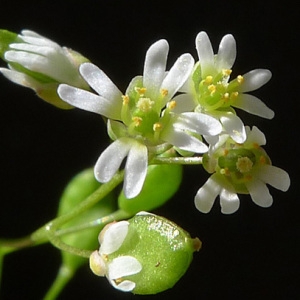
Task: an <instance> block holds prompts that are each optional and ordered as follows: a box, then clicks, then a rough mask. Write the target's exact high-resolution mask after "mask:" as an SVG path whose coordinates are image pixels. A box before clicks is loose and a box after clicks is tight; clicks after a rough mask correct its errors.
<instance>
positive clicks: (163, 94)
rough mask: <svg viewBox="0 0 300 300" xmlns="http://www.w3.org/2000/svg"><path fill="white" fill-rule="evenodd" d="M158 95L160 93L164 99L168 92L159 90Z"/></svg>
mask: <svg viewBox="0 0 300 300" xmlns="http://www.w3.org/2000/svg"><path fill="white" fill-rule="evenodd" d="M160 93H161V95H162V96H164V97H165V96H167V95H168V93H169V91H168V90H167V89H161V90H160Z"/></svg>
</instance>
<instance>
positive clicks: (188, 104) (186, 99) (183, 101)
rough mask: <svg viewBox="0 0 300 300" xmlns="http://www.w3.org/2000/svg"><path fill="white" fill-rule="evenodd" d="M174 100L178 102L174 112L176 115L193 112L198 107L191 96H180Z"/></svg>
mask: <svg viewBox="0 0 300 300" xmlns="http://www.w3.org/2000/svg"><path fill="white" fill-rule="evenodd" d="M172 100H173V101H175V102H176V106H175V107H174V109H173V110H172V111H173V112H174V113H182V112H187V111H193V110H194V108H195V106H196V105H195V102H194V99H193V97H192V95H190V94H180V95H178V96H176V97H174V98H173V99H172Z"/></svg>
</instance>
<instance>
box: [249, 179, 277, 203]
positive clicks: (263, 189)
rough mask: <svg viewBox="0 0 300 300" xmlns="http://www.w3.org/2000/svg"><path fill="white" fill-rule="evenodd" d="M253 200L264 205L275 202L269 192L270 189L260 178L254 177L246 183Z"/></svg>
mask: <svg viewBox="0 0 300 300" xmlns="http://www.w3.org/2000/svg"><path fill="white" fill-rule="evenodd" d="M245 185H246V187H247V189H248V191H249V193H250V195H251V198H252V200H253V202H254V203H255V204H257V205H259V206H262V207H269V206H271V205H272V203H273V197H272V196H271V195H270V193H269V189H268V187H267V186H266V184H265V183H264V182H262V181H261V180H259V179H256V178H252V180H251V181H248V182H246V183H245Z"/></svg>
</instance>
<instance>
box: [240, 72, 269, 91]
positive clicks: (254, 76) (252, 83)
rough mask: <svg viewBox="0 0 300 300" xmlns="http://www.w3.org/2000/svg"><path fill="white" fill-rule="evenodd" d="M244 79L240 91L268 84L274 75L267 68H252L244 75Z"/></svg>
mask: <svg viewBox="0 0 300 300" xmlns="http://www.w3.org/2000/svg"><path fill="white" fill-rule="evenodd" d="M243 77H244V81H243V83H242V84H241V86H240V87H239V89H238V91H239V92H242V93H243V92H251V91H254V90H257V89H259V88H260V87H261V86H263V85H264V84H266V83H267V82H268V81H269V80H270V79H271V77H272V73H271V71H269V70H267V69H256V70H252V71H250V72H248V73H246V74H244V75H243Z"/></svg>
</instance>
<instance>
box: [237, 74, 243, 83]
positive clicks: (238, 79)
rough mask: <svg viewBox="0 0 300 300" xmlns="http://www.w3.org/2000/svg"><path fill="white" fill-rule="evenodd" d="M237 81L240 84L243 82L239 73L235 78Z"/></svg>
mask: <svg viewBox="0 0 300 300" xmlns="http://www.w3.org/2000/svg"><path fill="white" fill-rule="evenodd" d="M236 80H237V82H238V83H239V84H242V83H243V82H244V77H243V76H242V75H239V76H238V77H237V78H236Z"/></svg>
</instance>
